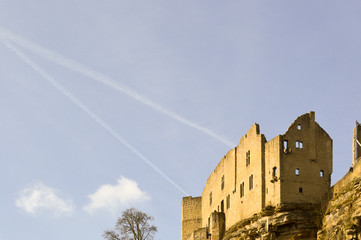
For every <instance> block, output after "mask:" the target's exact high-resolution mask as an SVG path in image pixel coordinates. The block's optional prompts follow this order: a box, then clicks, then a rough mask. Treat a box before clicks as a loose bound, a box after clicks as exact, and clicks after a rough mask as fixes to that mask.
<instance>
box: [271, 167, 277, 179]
mask: <svg viewBox="0 0 361 240" xmlns="http://www.w3.org/2000/svg"><path fill="white" fill-rule="evenodd" d="M272 177H274V178H275V177H277V167H273V171H272Z"/></svg>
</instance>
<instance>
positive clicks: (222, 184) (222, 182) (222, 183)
mask: <svg viewBox="0 0 361 240" xmlns="http://www.w3.org/2000/svg"><path fill="white" fill-rule="evenodd" d="M223 188H224V175H223V176H222V179H221V190H223Z"/></svg>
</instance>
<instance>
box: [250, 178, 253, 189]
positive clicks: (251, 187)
mask: <svg viewBox="0 0 361 240" xmlns="http://www.w3.org/2000/svg"><path fill="white" fill-rule="evenodd" d="M251 189H253V174H252V175H251V176H249V190H251Z"/></svg>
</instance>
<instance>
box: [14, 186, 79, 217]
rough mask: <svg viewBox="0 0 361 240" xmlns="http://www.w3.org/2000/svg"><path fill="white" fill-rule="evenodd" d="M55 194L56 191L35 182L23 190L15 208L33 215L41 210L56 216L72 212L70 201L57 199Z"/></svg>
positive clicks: (72, 206)
mask: <svg viewBox="0 0 361 240" xmlns="http://www.w3.org/2000/svg"><path fill="white" fill-rule="evenodd" d="M57 193H58V191H57V190H56V189H53V188H50V187H48V186H46V185H44V184H43V183H42V182H37V183H35V184H32V185H31V186H29V187H28V188H25V189H23V190H22V191H21V192H20V196H19V197H18V198H17V199H16V202H15V203H16V206H17V207H19V208H21V209H22V210H24V211H25V212H27V213H30V214H34V215H35V214H37V213H39V212H40V211H43V210H47V211H50V212H53V213H54V214H56V215H59V214H64V213H65V214H69V213H71V212H73V211H74V205H73V203H72V201H71V200H70V199H63V198H61V197H59V196H58V195H57Z"/></svg>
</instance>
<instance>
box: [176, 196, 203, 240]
mask: <svg viewBox="0 0 361 240" xmlns="http://www.w3.org/2000/svg"><path fill="white" fill-rule="evenodd" d="M201 227H202V197H194V198H193V197H184V198H183V200H182V227H181V240H187V239H188V238H189V237H190V235H191V234H192V233H193V232H194V231H195V230H196V229H198V228H201Z"/></svg>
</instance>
